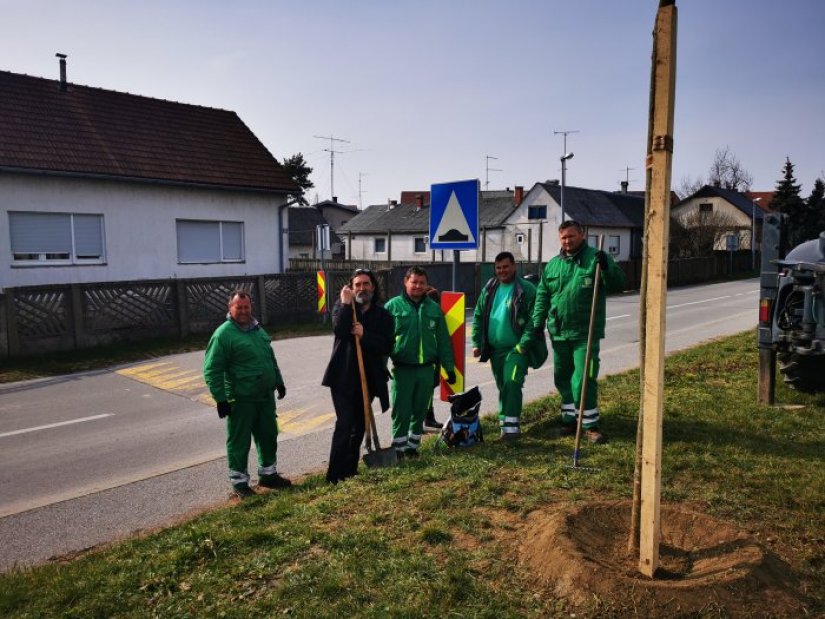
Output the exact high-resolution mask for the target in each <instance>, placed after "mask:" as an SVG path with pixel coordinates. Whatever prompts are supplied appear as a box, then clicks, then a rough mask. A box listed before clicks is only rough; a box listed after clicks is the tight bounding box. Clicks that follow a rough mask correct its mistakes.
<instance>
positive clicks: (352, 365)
mask: <svg viewBox="0 0 825 619" xmlns="http://www.w3.org/2000/svg"><path fill="white" fill-rule="evenodd" d="M356 316H357V318H358V322H360V323H361V324H362V325H363V326H364V335H363V336H362V337H361V350H362V352H363V355H364V368H365V373H366V375H367V387H368V389H369V393H370V395H371V396H373V397H377V398H378V400H379V402H381V410H382V411H386V410H387V409H389V407H390V396H389V392H388V391H387V377H388V374H387V371H386V358H387V357H388V356H389V354H390V353H391V352H392V345H393V338H394V336H395V323H394V322H393V319H392V316H391V315H390V313H389V312H388V311H387V310H385V309H384V308H383V307H382V306H380V305H371V306H370V308H369V310H367V311H366V312H361V308H360V307H358V309H357V310H356ZM332 329H333V332H334V333H335V342H334V343H333V345H332V355H331V356H330V359H329V364H328V365H327V369H326V372H324V379H323V380H322V381H321V384H322V385H324V386H325V387H331V388H332V389H335V390H336V391H338V392H341V393H344V394H352V395H355V394H356V393H359V392H360V391H361V378H360V376H359V372H358V358H357V356H356V352H355V336H354V335H352V333H351V330H352V306H351V305H348V304H347V305H342V304H341V300H340V299H339V300H338V301H336V302H335V306H334V307H333V308H332Z"/></svg>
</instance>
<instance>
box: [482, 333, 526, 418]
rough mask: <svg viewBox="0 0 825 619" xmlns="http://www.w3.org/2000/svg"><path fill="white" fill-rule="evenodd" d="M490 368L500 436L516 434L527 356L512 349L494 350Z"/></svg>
mask: <svg viewBox="0 0 825 619" xmlns="http://www.w3.org/2000/svg"><path fill="white" fill-rule="evenodd" d="M490 367H491V368H492V370H493V377H494V378H495V379H496V387H497V388H498V426H499V429H500V430H501V433H502V434H518V433H519V432H520V431H521V429H520V427H519V423H520V419H521V404H522V394H521V390H522V388H523V387H524V378H525V376H527V356H526V355H522V354H519V353H518V352H516V351H515V350H513V349H512V348H505V349H499V350H495V349H493V351H492V354H491V355H490Z"/></svg>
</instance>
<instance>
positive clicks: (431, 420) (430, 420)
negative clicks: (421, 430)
mask: <svg viewBox="0 0 825 619" xmlns="http://www.w3.org/2000/svg"><path fill="white" fill-rule="evenodd" d="M424 427H425V428H427V429H428V430H441V429H442V428H443V427H444V424H443V423H441V422H439V421H438V420H437V419H436V418H435V416H432V417H427V418H426V419H425V420H424Z"/></svg>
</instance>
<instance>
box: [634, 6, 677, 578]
mask: <svg viewBox="0 0 825 619" xmlns="http://www.w3.org/2000/svg"><path fill="white" fill-rule="evenodd" d="M654 46H655V52H654V57H655V65H654V82H655V86H654V92H655V95H654V103H653V145H652V150H651V156H650V161H648V168H649V169H650V200H649V211H648V220H647V222H646V226H645V228H646V239H645V240H646V243H647V248H648V263H647V265H646V274H645V276H646V278H647V279H646V281H647V295H646V297H647V298H646V299H645V313H646V315H647V325H646V341H645V365H644V376H645V380H644V392H643V396H642V397H643V406H642V415H643V417H644V420H643V437H642V497H641V514H640V530H639V570H640V571H641V572H642V573H643V574H644V575H645V576H648V577H650V578H652V577H653V575H654V573H655V572H656V568H657V567H658V564H659V540H660V536H661V521H660V513H659V503H660V499H661V481H662V477H661V475H662V411H663V400H664V388H663V383H664V374H665V371H664V369H665V364H664V362H665V310H666V305H667V250H668V234H669V228H670V226H669V219H670V174H671V166H672V163H673V111H674V101H675V94H676V6H675V0H661V1H660V2H659V10H658V12H657V14H656V29H655V33H654Z"/></svg>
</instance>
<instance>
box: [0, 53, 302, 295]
mask: <svg viewBox="0 0 825 619" xmlns="http://www.w3.org/2000/svg"><path fill="white" fill-rule="evenodd" d="M62 69H63V71H62V72H61V73H62V74H63V77H62V78H61V79H60V80H49V79H43V78H37V77H30V76H27V75H20V74H15V73H10V72H6V71H0V92H2V93H3V94H2V96H1V97H0V248H2V251H1V252H0V258H2V260H0V288H8V287H18V286H30V285H47V284H66V283H88V282H104V281H109V282H111V281H125V280H143V279H166V278H196V277H226V276H240V275H257V274H265V273H276V272H280V271H282V270H283V267H284V263H285V258H286V256H285V253H286V247H287V243H286V242H285V238H284V237H285V231H286V230H287V224H288V221H287V215H286V213H285V211H286V208H285V207H286V205H287V199H288V196H289V195H290V194H294V193H295V192H296V190H297V187H296V185H295V184H294V183H293V181H292V180H291V179H290V178H289V177H288V175H287V174H286V173H285V172H284V170H283V168H282V167H281V166H280V164H279V163H278V162H277V161H276V160H275V158H274V157H273V156H272V155H271V154H270V153H269V151H267V149H266V148H265V147H264V146H263V144H261V142H260V141H259V140H258V139H257V138H256V137H255V135H254V134H253V133H252V132H251V131H250V130H249V128H248V127H247V126H246V125H245V124H244V123H243V122H242V121H241V120H240V118H238V116H237V115H236V114H235V113H234V112H231V111H226V110H219V109H213V108H207V107H201V106H196V105H187V104H182V103H175V102H171V101H164V100H159V99H151V98H148V97H141V96H137V95H131V94H126V93H120V92H114V91H109V90H103V89H99V88H92V87H88V86H78V85H75V84H71V83H68V82H67V81H66V80H65V65H63V67H62Z"/></svg>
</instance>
